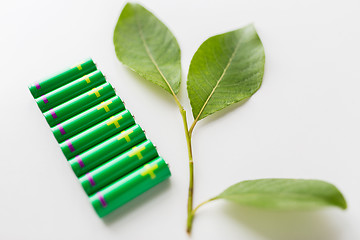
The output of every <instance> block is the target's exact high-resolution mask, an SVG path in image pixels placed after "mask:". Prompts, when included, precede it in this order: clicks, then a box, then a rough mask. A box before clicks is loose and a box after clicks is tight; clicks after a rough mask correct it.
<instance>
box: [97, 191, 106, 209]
mask: <svg viewBox="0 0 360 240" xmlns="http://www.w3.org/2000/svg"><path fill="white" fill-rule="evenodd" d="M96 195H97V196H98V198H99V200H100V202H101V205H102V206H103V207H106V206H107V203H106V201H105V198H104V196H103V195H102V194H101V192H97V193H96Z"/></svg>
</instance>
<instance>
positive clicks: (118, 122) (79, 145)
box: [60, 110, 135, 160]
mask: <svg viewBox="0 0 360 240" xmlns="http://www.w3.org/2000/svg"><path fill="white" fill-rule="evenodd" d="M134 124H135V120H134V118H133V117H132V116H131V114H130V112H129V111H128V110H124V111H122V112H121V113H118V114H116V115H114V116H111V117H110V118H108V119H106V120H105V121H102V122H101V123H99V124H97V125H95V126H93V127H91V128H89V129H87V130H86V131H84V132H82V133H80V134H78V135H75V136H74V137H72V138H70V139H67V140H65V142H63V143H61V144H60V148H61V150H62V151H63V153H64V155H65V157H66V158H67V159H68V160H69V159H71V158H72V157H75V156H76V155H78V154H80V153H81V152H83V151H85V150H87V149H89V148H91V147H93V146H95V145H96V144H98V143H100V142H102V141H104V140H105V139H107V138H109V137H111V136H113V135H115V134H116V133H119V132H121V131H122V130H124V129H126V128H128V127H130V126H132V125H134Z"/></svg>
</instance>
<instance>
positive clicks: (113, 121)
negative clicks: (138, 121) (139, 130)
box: [107, 116, 123, 128]
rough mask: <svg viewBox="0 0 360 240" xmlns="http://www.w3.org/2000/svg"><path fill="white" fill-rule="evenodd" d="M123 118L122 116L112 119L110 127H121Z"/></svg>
mask: <svg viewBox="0 0 360 240" xmlns="http://www.w3.org/2000/svg"><path fill="white" fill-rule="evenodd" d="M122 118H123V117H122V116H118V117H114V116H112V117H110V121H109V122H108V123H107V125H108V126H110V125H112V124H114V125H115V127H116V128H118V127H120V124H119V122H118V121H119V120H120V119H122Z"/></svg>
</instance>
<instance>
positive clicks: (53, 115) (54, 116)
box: [49, 108, 57, 119]
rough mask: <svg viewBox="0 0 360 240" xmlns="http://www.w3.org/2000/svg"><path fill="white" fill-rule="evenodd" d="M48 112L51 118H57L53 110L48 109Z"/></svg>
mask: <svg viewBox="0 0 360 240" xmlns="http://www.w3.org/2000/svg"><path fill="white" fill-rule="evenodd" d="M49 111H50V113H51V116H52V117H53V119H55V118H57V116H56V113H55V111H54V109H52V108H50V109H49Z"/></svg>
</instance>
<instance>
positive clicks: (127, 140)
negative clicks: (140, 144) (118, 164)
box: [117, 130, 134, 142]
mask: <svg viewBox="0 0 360 240" xmlns="http://www.w3.org/2000/svg"><path fill="white" fill-rule="evenodd" d="M133 132H134V131H133V130H128V131H126V132H125V131H122V132H121V134H120V136H118V138H117V140H121V139H123V138H125V140H126V142H130V141H131V138H130V137H129V135H130V134H132V133H133Z"/></svg>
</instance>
